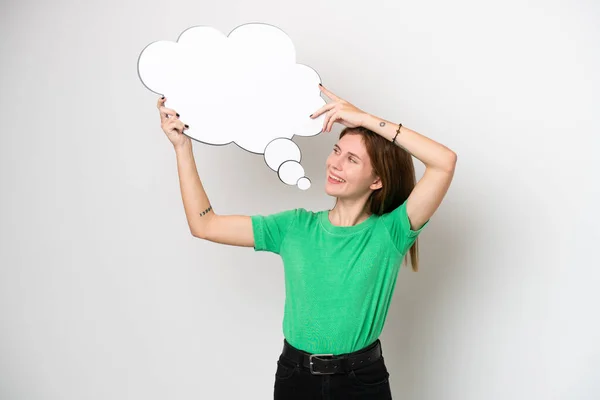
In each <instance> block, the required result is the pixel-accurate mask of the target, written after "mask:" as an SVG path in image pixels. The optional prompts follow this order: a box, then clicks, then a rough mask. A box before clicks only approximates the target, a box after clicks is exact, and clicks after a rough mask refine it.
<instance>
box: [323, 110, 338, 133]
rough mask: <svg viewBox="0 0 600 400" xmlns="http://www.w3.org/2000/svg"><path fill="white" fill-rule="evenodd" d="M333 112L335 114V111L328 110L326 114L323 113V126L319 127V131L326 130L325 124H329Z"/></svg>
mask: <svg viewBox="0 0 600 400" xmlns="http://www.w3.org/2000/svg"><path fill="white" fill-rule="evenodd" d="M333 114H335V111H330V112H328V113H327V114H325V120H324V121H323V128H321V132H326V129H327V125H328V124H329V119H330V118H331V116H332V115H333Z"/></svg>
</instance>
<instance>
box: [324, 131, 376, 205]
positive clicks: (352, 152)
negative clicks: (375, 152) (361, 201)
mask: <svg viewBox="0 0 600 400" xmlns="http://www.w3.org/2000/svg"><path fill="white" fill-rule="evenodd" d="M326 167H327V169H326V172H327V175H326V180H325V182H326V183H325V192H327V194H328V195H330V196H335V197H342V198H359V197H362V196H363V195H364V194H365V193H367V192H369V191H370V188H369V187H370V186H371V184H372V183H373V182H374V181H375V177H374V176H373V167H372V166H371V159H370V158H369V155H368V154H367V149H366V148H365V145H364V143H363V139H362V136H360V135H357V134H346V135H344V137H342V138H341V139H340V140H339V141H338V142H337V143H336V144H335V145H334V146H333V149H332V151H331V154H329V157H327V161H326ZM332 175H333V176H334V177H332ZM335 177H338V178H341V179H343V182H339V181H338V180H336V178H335ZM378 182H379V181H378ZM376 188H377V187H376V186H374V187H373V188H372V189H376Z"/></svg>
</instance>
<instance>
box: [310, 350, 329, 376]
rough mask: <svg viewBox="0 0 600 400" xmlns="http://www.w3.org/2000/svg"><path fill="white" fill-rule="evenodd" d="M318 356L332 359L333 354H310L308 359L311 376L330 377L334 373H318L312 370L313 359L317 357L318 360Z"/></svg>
mask: <svg viewBox="0 0 600 400" xmlns="http://www.w3.org/2000/svg"><path fill="white" fill-rule="evenodd" d="M319 356H331V357H333V354H311V355H310V356H309V357H308V361H309V370H310V373H311V374H313V375H332V374H335V371H331V372H318V371H315V370H314V369H313V365H314V364H313V357H317V358H318V359H319V360H320V358H319Z"/></svg>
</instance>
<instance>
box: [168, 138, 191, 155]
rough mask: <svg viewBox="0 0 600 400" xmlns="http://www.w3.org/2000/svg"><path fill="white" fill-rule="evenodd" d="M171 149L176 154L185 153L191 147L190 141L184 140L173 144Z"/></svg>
mask: <svg viewBox="0 0 600 400" xmlns="http://www.w3.org/2000/svg"><path fill="white" fill-rule="evenodd" d="M173 149H174V150H175V153H176V154H179V153H185V152H187V151H190V150H191V149H192V141H191V140H186V141H185V142H183V143H181V144H177V145H173Z"/></svg>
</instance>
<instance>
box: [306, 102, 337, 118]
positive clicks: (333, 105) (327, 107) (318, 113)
mask: <svg viewBox="0 0 600 400" xmlns="http://www.w3.org/2000/svg"><path fill="white" fill-rule="evenodd" d="M333 107H335V103H327V104H325V105H324V106H323V107H321V108H319V109H318V110H317V111H315V112H314V113H312V114H311V116H310V117H311V118H317V117H318V116H319V115H321V114H323V113H324V112H326V111H329V110H331V109H332V108H333Z"/></svg>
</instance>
